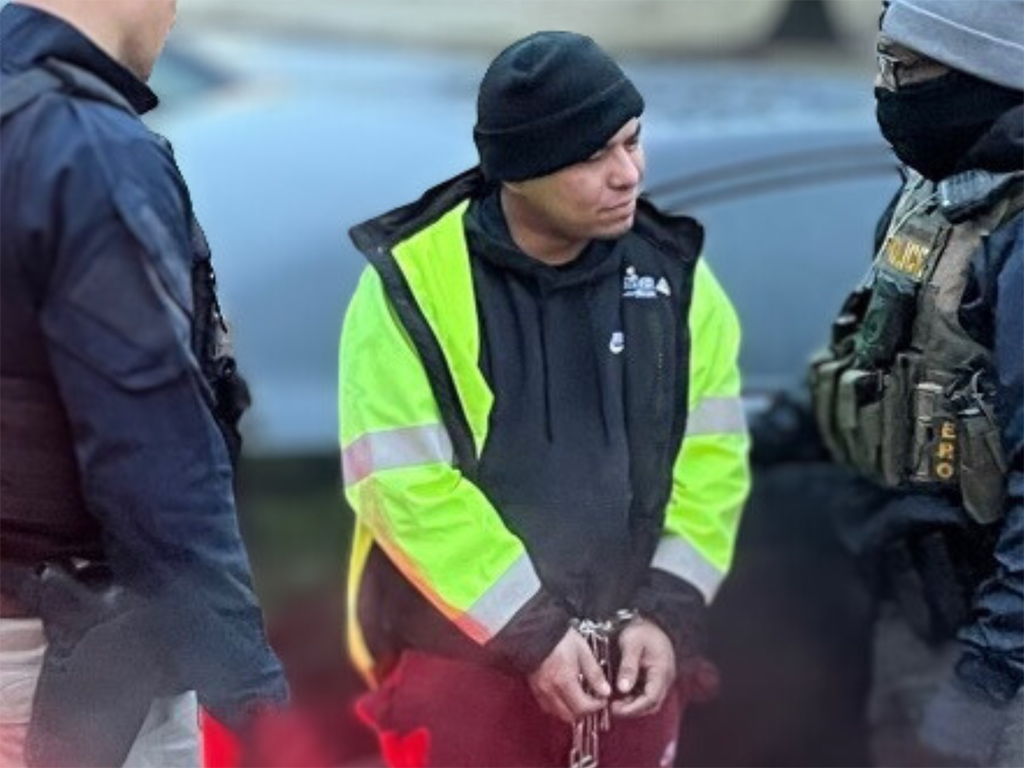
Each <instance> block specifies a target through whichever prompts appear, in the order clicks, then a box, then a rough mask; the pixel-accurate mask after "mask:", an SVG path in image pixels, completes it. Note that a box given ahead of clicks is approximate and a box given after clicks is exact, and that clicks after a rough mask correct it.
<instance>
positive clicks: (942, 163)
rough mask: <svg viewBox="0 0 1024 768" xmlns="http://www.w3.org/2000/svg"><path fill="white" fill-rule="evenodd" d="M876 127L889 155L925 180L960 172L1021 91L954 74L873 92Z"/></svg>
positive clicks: (1021, 96)
mask: <svg viewBox="0 0 1024 768" xmlns="http://www.w3.org/2000/svg"><path fill="white" fill-rule="evenodd" d="M875 99H876V102H877V108H876V115H877V117H878V126H879V128H880V129H881V131H882V135H883V136H884V137H885V139H886V141H888V142H889V144H891V145H892V148H893V152H895V153H896V156H897V157H898V158H899V159H900V160H901V161H902V162H904V163H906V164H907V165H909V166H910V167H911V168H913V169H914V170H915V171H917V172H918V173H920V174H921V175H922V176H924V177H925V178H928V179H931V180H932V181H939V180H941V179H944V178H945V177H947V176H949V175H951V174H952V173H954V172H956V171H959V170H966V169H965V168H961V167H960V164H961V161H962V160H963V158H964V156H965V155H967V153H968V152H969V150H970V149H971V148H972V147H973V146H974V145H975V144H976V143H977V142H978V141H979V140H980V139H981V137H982V136H984V135H985V134H986V133H987V132H988V131H989V130H990V129H991V128H992V126H993V125H994V124H995V122H996V121H997V120H998V119H999V118H1000V117H1001V116H1003V115H1004V114H1005V113H1006V112H1008V111H1010V110H1011V109H1013V108H1014V107H1019V106H1020V105H1021V103H1022V102H1024V93H1022V92H1021V91H1018V90H1014V89H1012V88H1004V87H1002V86H1000V85H995V84H994V83H989V82H987V81H985V80H982V79H980V78H977V77H974V76H973V75H969V74H966V73H965V72H958V71H956V70H953V71H950V72H948V73H946V74H944V75H941V76H940V77H937V78H935V79H933V80H928V81H926V82H923V83H915V84H913V85H906V86H902V87H899V88H897V90H896V91H889V90H887V89H884V88H876V89H875Z"/></svg>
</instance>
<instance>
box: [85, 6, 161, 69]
mask: <svg viewBox="0 0 1024 768" xmlns="http://www.w3.org/2000/svg"><path fill="white" fill-rule="evenodd" d="M102 2H104V3H108V4H110V5H116V6H117V8H116V11H114V9H111V10H112V11H113V12H114V14H115V15H116V17H117V18H118V19H119V20H120V22H121V23H122V24H123V28H122V32H123V36H122V38H121V39H122V41H123V42H122V49H121V51H122V58H123V63H124V64H125V65H126V66H127V67H128V68H129V69H130V70H132V71H133V72H134V73H135V74H136V75H137V76H139V77H140V78H141V79H143V80H147V79H149V76H150V74H151V73H152V72H153V66H154V65H155V64H156V60H157V59H158V58H159V57H160V52H161V51H162V50H163V47H164V42H165V41H166V40H167V35H168V34H169V33H170V31H171V27H172V26H174V18H175V15H176V13H177V6H178V3H177V0H102Z"/></svg>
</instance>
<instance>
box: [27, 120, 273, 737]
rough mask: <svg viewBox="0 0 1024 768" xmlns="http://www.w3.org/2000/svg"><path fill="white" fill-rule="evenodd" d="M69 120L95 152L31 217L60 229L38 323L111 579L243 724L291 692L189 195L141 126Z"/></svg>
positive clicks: (67, 173)
mask: <svg viewBox="0 0 1024 768" xmlns="http://www.w3.org/2000/svg"><path fill="white" fill-rule="evenodd" d="M62 117H63V119H64V120H65V122H67V123H69V125H65V126H64V128H65V129H66V130H65V131H64V132H63V135H64V136H76V137H81V136H86V137H89V141H81V140H76V141H71V142H67V141H65V142H64V144H63V148H62V149H61V150H56V151H57V156H56V157H55V158H54V162H53V163H52V172H51V174H50V175H49V178H46V179H42V180H40V183H39V184H37V185H33V189H34V190H35V192H36V193H37V194H38V195H39V196H40V198H39V199H38V200H33V201H32V208H33V209H35V210H39V211H48V212H51V214H50V215H51V216H52V218H51V220H50V221H49V222H47V223H46V226H45V227H44V228H43V229H42V230H41V231H42V232H45V236H46V237H47V238H50V239H52V248H50V249H49V250H50V252H52V253H55V254H56V255H55V258H54V263H53V269H52V272H51V279H50V283H49V286H48V290H47V292H46V298H45V303H44V305H43V307H42V308H41V309H42V313H41V316H42V323H43V329H44V334H45V336H46V339H47V342H48V345H49V349H48V353H49V357H50V360H51V364H52V367H53V372H54V375H55V377H56V379H57V383H58V387H59V390H60V394H61V397H62V399H63V401H64V404H65V406H66V408H67V412H68V414H69V418H70V423H71V427H72V432H73V435H74V440H75V450H76V455H77V459H78V464H79V470H80V475H81V481H82V485H83V492H84V498H85V501H86V504H87V506H88V508H89V511H90V512H91V513H92V514H93V515H94V516H95V517H96V518H97V519H98V521H99V522H100V525H101V528H102V531H103V536H104V548H105V551H106V553H107V555H108V557H109V561H110V565H111V567H112V569H113V571H114V573H115V575H116V577H117V578H118V579H119V581H120V582H121V583H123V584H125V585H127V586H128V587H130V588H132V589H134V590H137V591H138V592H139V593H140V594H142V595H143V596H145V597H146V598H147V599H148V600H150V601H153V603H154V604H155V605H156V606H158V608H159V611H158V613H159V615H160V616H161V617H162V620H161V632H162V636H163V637H164V638H165V639H166V640H167V652H168V653H169V655H170V658H171V659H172V662H171V663H172V665H173V667H174V674H175V676H176V680H177V682H178V683H180V684H181V685H182V686H183V687H190V688H194V689H196V690H197V692H198V693H199V696H200V700H201V701H202V702H203V703H204V705H205V706H207V708H208V709H210V710H211V711H212V712H213V713H214V714H215V715H218V716H220V717H221V718H222V719H224V720H225V721H228V722H229V723H231V722H241V721H242V720H244V717H245V714H246V713H247V711H248V710H249V709H250V708H251V707H253V706H256V705H261V704H263V703H266V702H274V701H280V700H283V698H284V697H285V695H286V689H285V685H284V680H283V675H282V671H281V667H280V664H279V662H278V661H277V659H276V658H275V656H274V655H273V653H272V652H271V651H270V649H269V646H268V645H267V642H266V638H265V633H264V628H263V618H262V614H261V611H260V609H259V606H258V604H257V600H256V597H255V595H254V592H253V588H252V583H251V577H250V568H249V563H248V560H247V555H246V551H245V548H244V546H243V542H242V539H241V536H240V533H239V528H238V522H237V517H236V512H235V502H234V496H233V485H232V468H231V464H230V461H229V458H228V452H227V449H226V445H225V443H224V439H223V437H222V436H221V433H220V431H219V429H218V427H217V424H216V422H215V421H214V419H213V416H212V414H211V412H210V410H209V408H208V406H207V403H206V401H205V399H204V389H203V387H204V386H205V384H204V382H203V379H202V376H201V374H200V370H199V366H198V364H197V361H196V360H195V358H194V356H193V353H192V349H191V343H190V339H191V320H192V311H193V307H192V295H191V260H192V254H191V248H190V240H189V231H190V227H189V225H190V221H191V219H190V216H191V213H190V210H189V205H190V203H189V201H188V197H187V192H186V190H185V187H184V183H183V182H182V180H181V178H180V176H179V174H178V172H177V169H176V166H175V164H174V161H173V158H172V157H171V155H170V152H169V150H168V149H167V148H165V147H163V146H162V145H161V144H159V143H157V141H156V140H155V139H154V138H153V137H152V136H151V135H150V134H148V132H146V131H145V129H144V128H143V127H142V126H141V124H139V125H138V127H137V130H134V131H133V130H129V133H128V135H125V133H124V130H125V129H124V127H123V125H122V124H118V123H117V122H116V121H117V120H118V116H117V115H116V114H115V111H114V110H108V109H106V108H98V107H93V108H91V109H90V110H89V111H88V112H83V111H82V110H80V109H76V107H75V105H74V104H72V105H71V112H70V114H67V115H63V116H62ZM52 125H53V123H51V126H52ZM115 129H116V130H115ZM108 137H111V138H108ZM115 137H116V138H115ZM61 153H63V157H62V156H61Z"/></svg>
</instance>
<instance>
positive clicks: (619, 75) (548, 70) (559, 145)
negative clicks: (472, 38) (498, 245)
mask: <svg viewBox="0 0 1024 768" xmlns="http://www.w3.org/2000/svg"><path fill="white" fill-rule="evenodd" d="M643 111H644V100H643V97H642V96H641V95H640V92H639V91H637V89H636V88H635V87H634V85H633V83H632V82H630V80H629V78H628V77H626V75H625V73H623V71H622V70H621V69H620V68H619V65H618V64H616V63H615V62H614V61H613V60H612V59H611V57H610V56H608V54H606V53H605V52H604V51H602V50H601V48H600V47H598V45H597V43H595V42H594V41H593V40H591V39H590V38H589V37H585V36H583V35H577V34H576V33H574V32H536V33H534V34H532V35H530V36H529V37H526V38H523V39H522V40H520V41H518V42H516V43H513V44H512V45H510V46H509V47H508V48H506V49H505V50H504V51H502V52H501V53H500V54H498V57H497V58H496V59H495V60H494V61H493V62H491V66H490V67H488V68H487V72H486V73H485V74H484V79H483V82H481V83H480V94H479V96H478V98H477V124H476V127H475V128H474V129H473V139H474V140H475V141H476V146H477V150H478V151H479V153H480V165H481V167H482V168H483V172H484V175H485V176H486V177H487V178H488V180H490V181H522V180H523V179H532V178H536V177H538V176H545V175H547V174H549V173H554V172H555V171H557V170H559V169H561V168H565V167H566V166H568V165H572V164H573V163H578V162H580V161H581V160H586V159H587V158H588V157H590V156H591V155H593V154H594V153H595V152H596V151H597V150H599V149H600V148H601V147H603V146H604V145H605V144H606V143H607V142H608V140H609V139H610V138H611V137H612V136H614V135H615V133H616V132H617V131H618V130H619V129H620V128H622V126H623V125H625V124H626V123H627V122H628V121H629V120H630V119H632V118H634V117H637V116H638V115H640V114H641V113H642V112H643Z"/></svg>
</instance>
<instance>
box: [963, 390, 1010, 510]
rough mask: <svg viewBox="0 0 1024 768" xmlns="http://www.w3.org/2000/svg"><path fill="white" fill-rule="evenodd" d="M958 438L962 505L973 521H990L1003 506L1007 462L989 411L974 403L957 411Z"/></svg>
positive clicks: (1004, 502) (996, 427)
mask: <svg viewBox="0 0 1024 768" xmlns="http://www.w3.org/2000/svg"><path fill="white" fill-rule="evenodd" d="M957 442H958V443H959V449H960V461H959V471H960V492H961V494H962V495H963V502H964V507H965V508H966V509H967V512H968V513H969V514H970V515H971V517H972V518H974V520H975V521H976V522H978V523H980V524H982V525H988V524H989V523H993V522H995V521H996V520H998V519H999V518H1000V517H1002V515H1003V512H1004V510H1005V504H1006V469H1007V464H1006V458H1005V457H1004V455H1003V447H1002V443H1001V442H1000V436H999V426H998V425H997V424H996V423H995V420H994V419H993V418H992V415H991V411H989V410H988V409H984V408H980V407H977V406H972V407H970V408H967V409H965V410H962V411H960V413H959V414H958V418H957Z"/></svg>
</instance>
